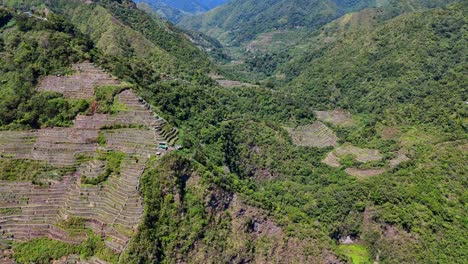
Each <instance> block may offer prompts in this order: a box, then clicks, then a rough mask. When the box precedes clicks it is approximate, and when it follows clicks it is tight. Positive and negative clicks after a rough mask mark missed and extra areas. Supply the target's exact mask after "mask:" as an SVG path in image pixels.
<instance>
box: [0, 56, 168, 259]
mask: <svg viewBox="0 0 468 264" xmlns="http://www.w3.org/2000/svg"><path fill="white" fill-rule="evenodd" d="M73 69H74V70H75V73H74V74H72V75H71V76H65V77H57V76H52V77H46V78H45V79H44V80H43V81H42V82H41V83H40V85H39V86H38V87H37V90H38V91H55V92H59V93H62V94H63V95H64V97H65V98H67V99H88V100H94V98H95V88H96V87H98V86H102V85H106V86H109V85H120V82H119V81H118V80H117V79H116V78H114V77H112V76H110V75H109V74H107V73H105V72H104V71H103V70H102V69H100V68H98V67H96V66H94V65H93V64H92V63H89V62H84V63H80V64H76V65H74V66H73ZM114 101H116V102H118V104H119V105H120V106H121V110H119V111H117V112H116V113H112V114H103V113H90V114H89V115H78V116H77V117H76V119H75V121H74V124H73V126H72V127H66V128H44V129H38V130H32V131H2V132H0V154H1V156H0V157H1V159H3V160H4V161H10V160H11V161H17V162H19V163H21V162H22V161H24V162H26V161H31V164H40V165H37V166H46V165H47V168H48V169H50V168H59V169H61V171H64V173H63V174H64V175H58V176H57V177H55V178H53V179H51V178H41V180H40V181H38V182H34V183H33V182H31V181H27V180H25V181H22V182H15V181H11V180H8V181H7V180H3V181H0V245H1V247H0V256H2V255H3V256H7V255H9V254H11V250H10V245H11V242H12V241H20V242H22V241H28V240H30V239H34V238H38V237H47V238H49V239H54V240H59V241H62V242H66V243H70V244H79V243H81V242H83V241H84V240H85V239H86V238H87V237H89V234H90V233H89V232H90V230H92V232H93V233H94V234H96V235H99V236H101V237H102V238H103V239H104V243H105V245H106V246H107V247H108V248H109V249H111V250H112V251H113V252H115V254H119V253H121V252H122V251H123V250H124V249H125V248H126V246H127V244H128V242H129V240H130V238H131V236H132V235H133V234H134V233H135V231H136V230H137V227H138V225H139V223H140V220H141V217H142V215H143V205H142V199H141V196H140V192H139V180H140V176H141V175H142V173H143V172H144V170H145V167H146V163H147V161H148V159H150V158H152V157H153V156H156V155H164V154H165V152H167V151H170V150H171V148H169V150H161V149H158V144H159V142H161V141H175V140H176V138H177V130H176V129H175V128H172V129H166V128H165V126H166V121H165V120H164V119H162V118H160V117H159V116H157V115H155V113H154V112H153V111H152V107H151V106H150V105H149V104H147V103H146V102H145V101H144V100H143V99H141V98H140V97H138V96H137V95H136V94H135V92H134V91H132V90H131V89H130V88H126V89H123V91H120V92H118V94H117V95H116V96H115V98H114ZM96 103H97V104H99V103H100V102H95V103H94V104H96ZM91 112H93V111H91ZM37 162H39V163H37ZM27 164H29V163H27ZM76 223H80V224H79V225H76ZM1 261H9V260H7V259H5V260H1ZM2 263H3V262H2ZM5 263H8V262H5ZM89 263H104V262H102V261H101V260H99V259H96V258H92V259H90V260H89Z"/></svg>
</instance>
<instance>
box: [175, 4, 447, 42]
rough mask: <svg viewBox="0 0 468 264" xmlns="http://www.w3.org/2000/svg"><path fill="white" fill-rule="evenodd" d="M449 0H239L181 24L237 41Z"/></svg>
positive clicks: (226, 40)
mask: <svg viewBox="0 0 468 264" xmlns="http://www.w3.org/2000/svg"><path fill="white" fill-rule="evenodd" d="M447 2H449V1H444V0H431V1H403V2H400V1H374V0H360V1H354V0H353V1H346V0H313V1H302V0H293V1H286V0H268V1H254V0H235V1H231V2H229V3H227V4H226V5H224V6H222V7H220V8H217V9H215V10H212V11H210V12H207V13H205V14H202V15H199V16H194V17H187V18H185V19H183V20H182V21H181V22H180V24H179V25H180V26H182V27H184V28H187V29H190V30H196V31H201V32H204V33H207V34H209V35H211V36H213V37H217V38H218V39H220V40H221V41H222V42H223V43H229V44H231V45H232V44H234V45H237V44H239V43H242V42H245V41H248V40H252V39H253V38H255V37H256V36H257V35H258V34H260V33H264V32H268V31H272V30H279V29H294V28H307V29H309V30H313V29H317V28H318V27H320V26H321V25H324V24H326V23H327V22H330V21H331V20H334V19H336V18H338V17H340V16H342V15H344V14H346V13H349V12H353V11H358V10H361V9H364V8H368V7H382V6H387V5H396V6H401V7H402V8H405V9H408V10H415V9H417V8H418V7H420V6H428V7H434V6H437V5H440V4H443V3H447Z"/></svg>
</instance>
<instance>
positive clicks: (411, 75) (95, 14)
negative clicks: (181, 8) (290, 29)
mask: <svg viewBox="0 0 468 264" xmlns="http://www.w3.org/2000/svg"><path fill="white" fill-rule="evenodd" d="M26 2H27V1H26ZM244 2H246V3H247V1H244ZM257 2H259V1H257ZM337 2H339V3H340V5H338V6H339V7H340V8H341V9H340V10H342V11H339V12H338V11H336V10H334V11H333V12H329V11H330V10H329V9H325V10H322V11H323V13H324V14H326V16H324V18H323V19H322V20H319V21H316V20H314V21H312V20H307V19H309V18H310V17H309V18H307V17H306V18H303V16H302V14H300V13H298V14H296V13H293V14H296V15H297V16H298V17H300V19H301V20H298V22H297V23H286V22H284V21H280V22H279V23H286V24H287V25H291V26H305V25H311V24H312V25H318V23H319V22H320V23H321V24H325V23H326V22H327V21H329V20H331V19H333V18H336V17H338V16H339V15H340V14H342V13H345V12H347V11H350V10H357V9H360V8H362V7H365V6H368V5H371V4H372V3H370V2H367V1H363V2H359V1H337ZM413 2H414V1H413ZM416 2H418V3H420V4H421V6H424V5H426V4H427V6H428V7H432V4H434V5H438V4H440V3H439V2H437V1H434V2H432V1H429V2H428V1H416ZM436 2H437V3H436ZM18 3H20V4H18ZM36 3H37V1H36ZM36 3H34V1H29V2H28V3H24V1H10V3H9V6H10V7H13V8H17V9H25V8H26V9H29V8H32V7H34V6H36V9H35V12H36V14H38V15H40V14H41V12H42V11H41V8H43V7H41V6H40V5H39V6H38V5H36ZM233 3H236V1H234V2H233ZM259 3H262V4H266V3H268V2H267V1H263V2H259ZM269 6H272V7H275V5H272V4H271V3H270V5H269ZM333 6H334V7H336V6H335V5H333ZM49 7H50V9H51V10H53V12H52V13H50V14H48V15H47V18H48V20H47V21H44V20H40V19H36V18H34V17H32V18H31V17H27V16H26V15H21V14H17V13H16V12H14V11H12V10H6V9H2V10H0V53H1V54H2V56H1V57H0V60H1V62H2V63H1V64H0V65H1V66H0V71H1V73H2V74H1V75H0V88H1V90H0V92H1V97H0V104H1V107H0V115H1V119H0V122H1V126H2V128H3V129H25V128H39V127H44V126H67V125H70V122H71V120H72V119H73V117H74V116H75V115H76V114H77V113H80V112H86V111H87V109H88V108H89V102H86V101H70V100H65V99H63V97H61V96H60V95H58V94H49V93H46V94H44V93H36V92H34V87H35V85H37V83H38V80H39V79H40V78H41V76H45V75H49V74H62V75H63V74H67V73H69V72H70V68H69V67H70V65H71V64H72V63H73V62H77V61H82V60H92V61H94V62H96V63H98V64H99V65H102V66H103V67H105V68H107V69H108V70H109V71H111V72H112V73H113V74H114V75H116V76H118V77H119V78H120V79H121V80H123V81H125V82H127V83H129V84H131V85H132V86H133V87H134V89H135V90H137V91H138V93H139V95H141V96H142V97H144V98H145V99H146V101H148V102H150V103H151V104H152V105H154V106H156V107H157V110H158V111H159V112H160V114H161V116H163V117H164V118H166V119H167V120H168V121H169V122H170V123H171V124H172V125H175V126H177V127H178V128H179V129H180V142H181V144H182V146H183V148H184V149H183V150H182V151H179V152H177V153H171V154H170V155H167V156H165V157H164V158H162V159H152V160H151V161H150V164H151V166H149V169H147V170H146V171H145V173H144V174H143V177H142V180H141V185H142V189H141V193H142V195H143V197H144V205H145V214H144V218H143V221H142V223H141V225H140V228H139V231H138V233H137V235H136V236H135V237H134V238H133V240H132V241H131V242H130V245H129V247H128V249H127V250H126V251H125V252H124V254H123V255H122V256H121V257H120V259H118V260H117V259H116V258H114V256H113V255H110V256H109V257H108V258H107V260H108V261H111V262H120V263H150V262H151V263H178V262H184V261H185V262H194V263H202V262H204V263H206V262H210V263H232V262H236V263H247V262H253V261H255V260H259V259H260V260H261V258H262V257H265V256H267V257H271V258H270V260H271V259H273V258H274V257H278V258H281V257H284V255H287V254H286V253H285V252H283V251H280V253H278V255H274V253H272V251H273V249H272V248H275V247H274V246H273V245H274V244H275V243H276V244H280V245H281V247H284V248H286V251H288V250H292V249H290V248H289V247H288V245H289V244H294V245H296V247H297V248H299V249H300V250H299V252H296V253H297V254H296V256H295V257H297V259H294V258H293V259H292V260H293V261H294V260H296V261H297V262H301V260H302V261H303V262H304V261H305V262H306V263H314V262H322V261H324V260H325V259H327V257H329V256H330V255H333V256H334V259H335V260H336V262H338V261H342V262H351V261H353V259H355V257H356V256H355V255H353V254H354V251H353V250H355V249H352V248H346V246H345V245H340V244H339V240H340V239H343V238H345V237H347V236H350V237H352V238H353V239H356V240H357V241H359V242H358V243H357V244H355V247H357V249H358V250H361V251H364V252H365V254H364V255H365V257H364V258H363V263H372V262H374V261H378V262H379V263H464V261H465V259H466V256H467V254H468V252H467V249H466V244H467V237H468V231H467V230H468V229H467V226H466V224H467V223H466V219H467V214H466V203H467V198H468V192H467V184H468V181H467V179H468V178H467V174H466V171H467V170H466V164H465V163H466V162H465V161H466V150H467V147H466V146H467V137H466V135H467V122H466V121H467V110H468V109H467V106H466V101H468V98H466V94H467V93H466V89H467V83H468V82H467V77H466V76H467V74H466V71H467V69H466V59H467V58H466V54H468V53H467V40H468V39H467V34H466V32H467V23H466V22H467V21H466V20H467V16H466V13H467V4H466V3H464V2H461V3H458V4H452V5H448V6H444V7H440V8H436V9H430V10H427V11H423V12H419V11H418V12H411V13H408V14H404V15H401V16H397V17H395V18H391V17H392V16H389V17H388V18H385V19H382V20H381V21H378V22H375V24H374V23H372V24H371V26H369V27H365V28H364V27H363V28H353V29H352V30H349V31H347V29H343V28H340V29H339V33H340V34H335V35H333V36H334V37H336V40H335V41H334V42H331V43H330V44H329V45H316V44H314V43H312V44H311V45H312V46H313V48H311V46H307V45H308V43H303V45H304V46H306V47H308V48H307V49H304V46H302V47H300V48H302V50H301V51H300V52H297V53H293V54H283V53H278V54H277V55H274V56H275V58H271V57H270V58H269V57H262V58H263V59H262V60H263V61H264V62H265V63H263V64H261V63H260V64H256V62H254V61H252V62H251V65H252V70H253V71H255V70H256V68H261V69H263V70H265V72H266V74H265V75H273V73H274V72H276V71H278V72H281V73H282V74H284V78H280V79H276V78H270V79H269V81H270V84H269V85H265V86H263V85H262V84H260V85H258V86H245V87H235V88H232V87H230V88H226V87H220V86H218V85H216V84H215V82H214V81H213V80H211V79H210V78H208V73H210V71H215V66H214V65H213V64H212V63H211V62H210V60H209V58H208V55H207V53H205V52H203V51H202V50H200V49H198V48H197V47H196V46H195V45H193V44H191V43H190V42H189V41H188V40H187V39H186V38H185V37H184V35H183V32H182V31H179V30H178V29H176V28H175V27H174V26H172V25H170V24H166V23H165V22H162V21H161V20H158V19H157V18H153V17H151V16H148V15H147V14H145V13H144V12H143V11H139V10H137V9H135V6H134V5H133V4H132V3H131V2H129V1H99V2H98V3H93V4H90V5H83V4H81V3H79V2H78V1H56V2H55V1H54V3H53V5H50V6H49ZM228 7H229V5H228ZM236 7H244V6H242V5H238V6H236ZM281 8H284V6H281ZM304 10H306V9H304ZM317 10H321V9H317ZM392 10H393V9H392ZM252 11H255V9H252ZM226 12H227V11H226ZM271 12H273V11H271ZM54 13H57V14H61V15H65V16H61V15H57V14H54ZM234 14H235V13H234ZM242 14H244V13H242ZM245 14H247V13H245ZM312 15H315V14H311V17H312ZM396 15H397V14H395V16H396ZM313 17H314V18H316V16H313ZM111 18H114V19H119V21H120V22H121V23H111V22H110V21H112V19H111ZM325 18H326V19H325ZM68 19H70V21H68ZM256 19H261V17H257V18H256ZM236 21H237V20H233V21H231V22H232V23H236ZM246 21H250V20H246ZM259 21H261V20H259ZM301 21H302V22H301ZM275 23H276V22H275ZM275 23H273V24H269V22H268V20H266V21H265V23H264V24H263V23H261V25H262V27H263V26H265V28H266V27H270V26H273V27H276V26H278V25H276V24H275ZM316 23H317V24H316ZM332 23H334V24H328V25H325V26H324V29H327V28H330V27H331V26H336V22H332ZM259 24H260V23H259ZM239 25H242V23H239ZM210 27H211V26H210ZM246 30H250V31H251V32H250V31H249V32H247V31H246V32H247V33H245V32H244V33H242V34H243V35H242V37H241V39H243V38H244V37H245V38H246V39H247V38H250V36H251V34H252V36H253V35H255V34H257V33H258V32H261V31H262V30H264V28H261V29H257V28H247V27H246ZM319 30H321V29H319ZM343 31H344V33H343ZM341 33H343V34H341ZM214 35H216V34H214ZM317 36H318V38H319V39H323V38H322V37H323V35H321V33H320V32H315V33H312V36H311V37H312V38H314V37H317ZM129 43H130V45H128V44H129ZM327 44H328V43H327ZM277 57H279V58H280V59H278V60H277ZM257 62H258V60H257ZM273 64H274V65H273ZM269 67H271V69H269ZM105 92H106V91H104V90H103V95H102V97H103V98H102V100H106V94H105ZM336 108H344V109H347V110H349V111H350V112H351V114H352V116H353V125H352V126H339V125H334V124H332V123H326V122H325V123H326V124H327V125H328V126H329V127H331V129H332V130H333V131H335V132H336V134H337V136H338V137H339V142H338V144H340V145H341V144H344V143H348V144H353V145H354V146H357V147H361V148H371V149H376V150H378V151H380V153H382V156H383V158H382V160H381V161H379V162H376V164H373V165H375V166H377V167H379V168H383V167H386V166H388V163H389V161H390V160H391V159H392V158H394V157H395V155H396V154H395V153H396V152H397V151H398V150H400V149H404V150H406V151H407V153H408V156H409V160H408V161H406V162H403V163H401V164H399V165H398V166H396V167H393V168H390V169H388V170H386V172H384V173H383V174H381V175H378V176H373V177H368V178H364V179H362V178H358V177H355V176H351V175H349V174H348V173H347V172H346V170H345V169H346V167H347V166H351V165H353V166H361V167H365V166H370V165H368V164H362V163H359V162H358V161H356V157H353V156H352V155H351V156H346V157H344V158H342V159H341V160H340V162H341V163H342V165H341V166H339V167H336V168H334V167H330V166H328V165H326V164H324V163H322V160H323V159H324V158H325V157H326V156H327V154H328V153H330V152H331V151H332V150H333V147H326V148H316V147H308V146H298V145H296V144H295V143H294V142H293V140H292V138H291V137H290V135H289V134H288V132H287V130H286V129H285V128H286V127H296V126H299V125H306V124H310V123H312V122H314V121H315V120H316V119H317V116H316V114H315V113H314V111H315V110H333V109H336ZM388 130H391V131H396V132H395V133H392V134H391V135H390V136H388V135H385V133H384V131H388ZM112 158H114V157H112ZM117 158H118V157H117ZM117 158H116V160H118V159H117ZM7 165H8V164H7ZM5 166H6V165H5ZM19 167H20V166H19ZM113 167H115V166H113V164H110V166H109V168H108V170H107V171H106V173H105V174H103V177H106V175H107V173H113V172H115V169H114V168H113ZM20 168H21V167H20ZM8 177H11V175H10V176H8ZM234 197H236V198H234ZM235 199H240V200H242V201H243V203H244V204H243V205H242V207H243V208H249V209H248V211H249V212H250V213H251V215H249V216H248V217H245V218H242V217H240V216H238V215H236V213H237V211H236V210H235V209H234V208H233V207H235V205H234V202H233V201H234V200H235ZM252 212H253V213H252ZM239 219H241V220H239ZM266 219H268V221H272V222H274V225H277V226H278V227H279V228H280V229H281V232H280V238H281V239H278V238H277V237H275V236H272V237H268V236H264V237H262V238H261V239H259V236H258V233H256V231H255V227H256V225H258V224H259V222H261V221H266V222H267V220H266ZM236 221H242V222H241V223H240V224H239V223H238V222H236ZM271 225H273V224H271ZM269 239H270V240H269ZM44 247H46V248H49V249H50V248H55V249H57V250H49V251H44V252H47V255H41V254H38V252H41V250H43V248H44ZM59 249H60V250H59ZM96 252H101V253H100V254H107V252H105V250H104V251H103V250H102V241H101V240H100V239H99V238H96V237H94V236H91V237H90V239H89V240H88V241H86V242H84V243H83V244H82V245H78V246H73V247H72V246H70V245H66V244H65V245H62V244H59V243H53V242H51V241H49V240H40V239H39V240H33V241H31V242H27V243H23V244H18V245H17V246H16V251H15V254H16V255H15V257H16V260H17V261H18V262H19V263H30V262H42V261H43V262H48V261H50V260H51V259H57V258H60V257H61V256H64V255H68V254H81V255H82V256H83V257H84V258H87V257H89V256H92V255H94V254H95V253H96ZM102 252H104V253H102ZM350 252H351V253H350ZM31 253H33V254H31ZM96 254H97V253H96ZM355 263H358V262H355Z"/></svg>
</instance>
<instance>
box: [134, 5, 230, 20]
mask: <svg viewBox="0 0 468 264" xmlns="http://www.w3.org/2000/svg"><path fill="white" fill-rule="evenodd" d="M227 1H228V0H192V1H186V0H176V1H172V0H170V1H168V0H137V1H135V2H136V3H139V4H140V5H148V6H149V7H150V8H151V9H153V11H154V12H156V13H157V14H158V15H160V16H161V17H162V18H164V19H166V20H169V21H171V22H173V23H178V22H180V20H182V18H183V17H185V16H190V15H196V14H201V13H204V12H206V11H209V10H211V9H213V8H215V7H217V6H219V5H222V4H224V3H226V2H227Z"/></svg>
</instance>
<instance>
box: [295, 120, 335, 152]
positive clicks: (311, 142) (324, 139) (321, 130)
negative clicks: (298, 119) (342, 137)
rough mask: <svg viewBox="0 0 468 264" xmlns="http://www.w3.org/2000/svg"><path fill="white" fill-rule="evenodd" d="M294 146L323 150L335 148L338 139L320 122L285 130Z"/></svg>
mask: <svg viewBox="0 0 468 264" xmlns="http://www.w3.org/2000/svg"><path fill="white" fill-rule="evenodd" d="M287 130H288V132H289V135H290V136H291V138H292V140H293V142H294V144H296V145H298V146H307V147H317V148H324V147H329V146H333V147H334V146H336V144H337V141H338V137H337V136H336V134H335V132H334V131H333V130H331V129H330V128H329V127H327V126H326V125H325V124H323V123H322V122H320V121H317V122H314V123H313V124H310V125H306V126H299V127H297V128H295V129H291V128H289V129H287Z"/></svg>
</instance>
